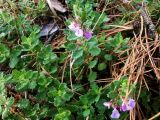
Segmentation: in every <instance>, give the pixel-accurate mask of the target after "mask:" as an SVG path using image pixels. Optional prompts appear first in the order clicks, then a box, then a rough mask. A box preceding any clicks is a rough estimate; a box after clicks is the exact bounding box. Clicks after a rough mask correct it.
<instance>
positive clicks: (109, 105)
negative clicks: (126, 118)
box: [103, 102, 112, 109]
mask: <svg viewBox="0 0 160 120" xmlns="http://www.w3.org/2000/svg"><path fill="white" fill-rule="evenodd" d="M103 105H104V106H106V107H108V109H110V107H111V105H112V103H111V102H104V103H103Z"/></svg>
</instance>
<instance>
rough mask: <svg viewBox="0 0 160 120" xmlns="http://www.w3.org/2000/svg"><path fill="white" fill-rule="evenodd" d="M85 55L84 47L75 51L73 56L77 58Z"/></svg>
mask: <svg viewBox="0 0 160 120" xmlns="http://www.w3.org/2000/svg"><path fill="white" fill-rule="evenodd" d="M82 55H83V49H79V50H77V51H74V52H73V58H74V59H75V60H76V59H78V58H80V57H81V56H82Z"/></svg>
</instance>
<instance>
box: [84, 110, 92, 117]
mask: <svg viewBox="0 0 160 120" xmlns="http://www.w3.org/2000/svg"><path fill="white" fill-rule="evenodd" d="M90 112H91V111H90V109H87V110H85V111H84V112H83V116H84V117H87V116H89V114H90Z"/></svg>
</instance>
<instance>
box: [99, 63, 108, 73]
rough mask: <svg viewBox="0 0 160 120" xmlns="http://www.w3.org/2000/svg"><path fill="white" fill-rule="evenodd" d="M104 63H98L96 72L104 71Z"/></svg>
mask: <svg viewBox="0 0 160 120" xmlns="http://www.w3.org/2000/svg"><path fill="white" fill-rule="evenodd" d="M106 66H107V65H106V63H100V64H98V70H99V71H102V70H104V69H106Z"/></svg>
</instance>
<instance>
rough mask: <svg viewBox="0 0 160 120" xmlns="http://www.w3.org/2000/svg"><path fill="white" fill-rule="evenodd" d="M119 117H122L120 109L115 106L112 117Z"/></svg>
mask: <svg viewBox="0 0 160 120" xmlns="http://www.w3.org/2000/svg"><path fill="white" fill-rule="evenodd" d="M119 117H120V113H119V111H118V110H117V109H116V108H114V110H113V111H112V114H111V118H115V119H118V118H119Z"/></svg>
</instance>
